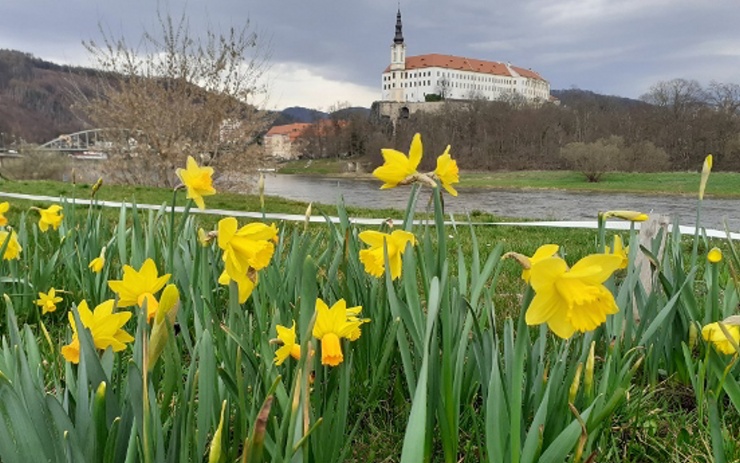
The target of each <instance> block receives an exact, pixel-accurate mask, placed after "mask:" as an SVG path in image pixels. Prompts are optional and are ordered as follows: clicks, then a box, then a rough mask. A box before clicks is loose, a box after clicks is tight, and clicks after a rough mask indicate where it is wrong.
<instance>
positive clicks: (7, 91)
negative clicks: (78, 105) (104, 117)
mask: <svg viewBox="0 0 740 463" xmlns="http://www.w3.org/2000/svg"><path fill="white" fill-rule="evenodd" d="M93 75H94V71H92V70H90V69H85V68H79V67H70V66H59V65H57V64H54V63H50V62H48V61H44V60H41V59H38V58H35V57H34V56H32V55H30V54H28V53H23V52H20V51H15V50H0V147H2V146H3V145H5V146H9V145H11V144H13V143H14V142H16V143H19V142H28V143H44V142H47V141H49V140H51V139H53V138H55V137H57V136H58V135H60V134H63V133H71V132H77V131H79V130H82V129H83V128H85V120H84V118H82V116H81V115H80V114H76V113H75V112H74V111H73V110H72V104H73V100H72V92H73V91H74V89H75V88H77V89H81V90H82V91H86V90H89V84H88V83H87V79H88V78H89V77H92V76H93Z"/></svg>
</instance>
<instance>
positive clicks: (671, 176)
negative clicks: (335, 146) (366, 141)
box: [278, 158, 740, 198]
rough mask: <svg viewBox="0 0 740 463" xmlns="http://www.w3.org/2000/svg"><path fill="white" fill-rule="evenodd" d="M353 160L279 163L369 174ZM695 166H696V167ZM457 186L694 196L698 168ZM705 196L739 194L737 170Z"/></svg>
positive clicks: (464, 179)
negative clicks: (589, 178)
mask: <svg viewBox="0 0 740 463" xmlns="http://www.w3.org/2000/svg"><path fill="white" fill-rule="evenodd" d="M363 161H364V158H360V159H357V160H328V159H317V160H300V161H291V162H287V163H285V164H282V165H281V166H280V167H279V168H278V173H281V174H297V175H311V176H326V177H343V178H361V179H367V178H371V177H372V174H371V173H370V172H360V173H358V172H348V166H350V167H352V166H356V165H363V164H365V163H364V162H363ZM700 167H701V166H698V167H697V168H700ZM459 186H460V187H461V188H490V189H500V190H511V189H543V190H554V189H558V190H567V191H577V192H603V193H610V192H612V193H630V194H652V195H685V196H694V195H696V192H697V191H698V189H699V172H698V171H697V172H657V173H635V172H611V173H607V174H605V175H604V177H603V178H602V180H601V181H600V182H598V183H589V182H587V181H586V180H585V177H584V176H583V175H582V174H581V173H580V172H575V171H515V172H473V171H464V172H461V174H460V185H459ZM706 196H707V197H715V198H740V173H737V172H714V173H712V177H711V180H710V181H709V184H708V185H707V189H706Z"/></svg>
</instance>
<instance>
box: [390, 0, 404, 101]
mask: <svg viewBox="0 0 740 463" xmlns="http://www.w3.org/2000/svg"><path fill="white" fill-rule="evenodd" d="M405 70H406V44H404V43H403V24H402V23H401V7H400V6H399V7H398V13H397V14H396V35H395V36H394V37H393V45H391V66H390V71H391V86H392V89H391V101H404V92H403V88H402V87H401V83H402V82H403V73H404V71H405Z"/></svg>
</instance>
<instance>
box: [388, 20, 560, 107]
mask: <svg viewBox="0 0 740 463" xmlns="http://www.w3.org/2000/svg"><path fill="white" fill-rule="evenodd" d="M381 95H382V96H381V100H382V101H393V102H422V101H430V100H435V99H439V98H441V99H449V100H472V99H486V100H504V99H507V98H508V99H511V98H521V99H524V100H526V101H531V102H546V101H549V100H550V83H549V82H548V81H546V80H545V79H544V78H542V76H540V75H539V74H538V73H536V72H534V71H532V70H531V69H523V68H520V67H517V66H512V65H511V64H510V63H499V62H496V61H482V60H478V59H472V58H462V57H459V56H451V55H439V54H430V55H418V56H408V57H407V56H406V44H405V43H404V40H403V26H402V23H401V10H400V9H399V10H398V14H397V15H396V34H395V36H394V37H393V45H391V64H390V65H389V66H388V67H387V68H386V69H385V70H384V71H383V76H382V94H381Z"/></svg>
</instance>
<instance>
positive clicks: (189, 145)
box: [78, 11, 268, 185]
mask: <svg viewBox="0 0 740 463" xmlns="http://www.w3.org/2000/svg"><path fill="white" fill-rule="evenodd" d="M157 18H158V30H157V31H155V32H150V31H144V32H143V35H142V38H141V41H140V44H139V45H138V46H136V47H133V46H130V45H129V44H128V43H127V42H126V40H125V39H124V38H117V37H113V36H112V35H111V34H110V33H106V32H105V30H104V29H103V28H102V27H101V28H100V31H101V35H102V41H101V42H96V41H92V40H91V41H87V42H83V44H84V46H85V47H86V48H87V50H88V52H89V53H90V56H91V58H92V61H93V62H94V64H95V65H96V67H97V68H98V69H99V70H100V71H102V72H101V74H100V78H99V79H98V84H99V87H98V89H99V90H98V92H97V93H96V94H95V95H93V96H89V97H85V96H84V95H80V96H81V98H80V99H79V102H78V106H79V107H80V108H81V109H82V110H83V111H84V112H85V113H86V114H87V115H88V116H89V117H90V119H91V120H92V121H93V123H94V124H96V125H97V126H98V127H101V128H115V129H120V130H118V133H122V134H124V136H123V137H122V139H121V140H119V143H118V144H117V146H118V147H119V149H118V150H115V151H114V152H113V153H111V159H110V161H109V167H110V173H111V174H113V173H115V174H117V175H116V177H117V178H115V180H119V181H124V182H129V183H130V182H136V183H147V184H158V185H171V184H172V183H173V182H174V177H173V172H174V168H175V167H176V166H179V165H182V164H183V163H184V160H185V158H186V157H187V156H188V155H191V156H193V157H194V158H195V159H197V160H198V161H199V162H200V163H202V164H207V165H213V166H214V167H217V172H219V171H220V172H226V171H227V170H228V171H231V172H233V171H234V170H237V171H242V170H244V169H245V167H246V166H254V165H255V162H254V160H255V158H256V157H257V156H258V153H259V151H260V150H259V149H258V148H257V147H256V146H255V145H256V143H255V141H256V136H257V135H258V134H259V133H261V132H262V131H263V130H264V128H265V127H266V123H267V119H266V113H265V112H264V111H261V110H260V109H258V107H257V104H258V103H259V101H258V98H260V97H262V96H263V93H264V88H262V87H261V84H260V78H261V77H262V76H263V73H264V71H265V70H266V63H267V58H268V53H267V51H266V48H265V47H264V46H263V45H262V44H261V43H260V44H258V41H257V38H258V37H257V33H256V32H255V31H254V30H252V29H251V28H250V24H249V22H247V24H246V25H244V26H243V27H241V28H231V29H229V30H228V31H226V32H216V31H213V30H211V29H209V30H207V31H206V32H205V34H203V35H196V34H195V33H194V32H193V31H192V30H191V29H190V27H189V24H188V21H187V17H186V14H185V12H183V13H182V15H181V16H180V18H179V19H175V20H173V18H172V16H171V15H170V14H168V13H167V14H164V13H162V12H160V11H158V14H157Z"/></svg>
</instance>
